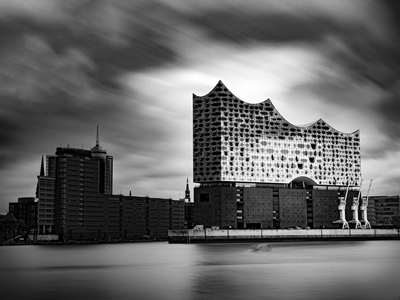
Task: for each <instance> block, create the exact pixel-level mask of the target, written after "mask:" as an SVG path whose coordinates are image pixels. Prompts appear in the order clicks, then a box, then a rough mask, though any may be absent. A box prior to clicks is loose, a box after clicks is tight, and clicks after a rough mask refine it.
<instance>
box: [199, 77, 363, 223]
mask: <svg viewBox="0 0 400 300" xmlns="http://www.w3.org/2000/svg"><path fill="white" fill-rule="evenodd" d="M193 177H194V182H196V183H199V184H200V185H199V186H198V187H195V189H194V203H195V204H194V218H195V223H196V224H202V225H205V226H207V227H209V226H220V227H222V228H290V227H302V228H305V227H310V228H337V227H338V226H339V225H337V224H335V223H332V222H333V221H335V220H337V221H339V223H343V221H344V222H347V221H346V220H352V219H353V218H354V213H353V211H354V207H355V205H354V203H353V200H354V198H357V197H359V193H358V192H359V188H360V187H359V185H360V184H361V155H360V133H359V131H358V130H357V131H354V132H352V133H343V132H340V131H338V130H336V129H334V128H333V127H331V126H330V125H328V124H327V123H326V122H325V121H324V120H322V119H319V120H318V121H316V122H313V123H310V124H307V125H301V126H296V125H293V124H291V123H289V121H287V120H286V119H285V118H284V117H283V116H282V115H281V114H280V113H279V112H278V111H277V110H276V108H275V107H274V106H273V104H272V102H271V101H270V100H269V99H268V100H265V101H263V102H261V103H258V104H250V103H246V102H244V101H242V100H240V99H239V98H237V97H236V96H235V95H233V94H232V93H231V92H230V91H229V90H228V89H227V88H226V86H225V85H224V84H223V83H222V82H221V81H220V82H218V84H217V85H216V86H215V87H214V88H213V89H212V90H211V91H210V92H209V93H208V94H207V95H205V96H197V95H193ZM344 197H347V198H346V199H343V198H344ZM339 199H340V200H341V201H342V202H340V201H339ZM357 201H358V200H357ZM339 204H341V207H342V208H341V209H342V211H343V214H340V213H339V209H338V206H339ZM357 212H358V202H357Z"/></svg>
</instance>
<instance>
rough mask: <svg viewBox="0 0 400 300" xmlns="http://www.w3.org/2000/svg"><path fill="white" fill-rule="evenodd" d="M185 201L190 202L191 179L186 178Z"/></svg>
mask: <svg viewBox="0 0 400 300" xmlns="http://www.w3.org/2000/svg"><path fill="white" fill-rule="evenodd" d="M185 200H186V201H188V202H190V190H189V178H186V190H185Z"/></svg>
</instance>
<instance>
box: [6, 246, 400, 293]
mask: <svg viewBox="0 0 400 300" xmlns="http://www.w3.org/2000/svg"><path fill="white" fill-rule="evenodd" d="M0 278H1V279H0V288H1V289H0V295H1V296H2V297H1V298H2V299H3V296H7V297H8V298H7V299H41V300H45V299H58V300H63V299H86V300H89V299H99V300H101V299H155V300H157V299H163V300H168V299H171V300H172V299H174V300H178V299H184V300H186V299H193V300H198V299H252V300H257V299H274V300H275V299H307V300H311V299H318V300H319V299H326V300H329V299H364V300H368V299H371V300H372V299H374V300H375V299H390V300H398V299H400V241H346V242H298V243H295V242H285V243H270V244H254V243H238V244H167V243H166V242H154V243H127V244H98V245H56V246H2V247H0Z"/></svg>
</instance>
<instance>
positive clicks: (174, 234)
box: [168, 228, 400, 243]
mask: <svg viewBox="0 0 400 300" xmlns="http://www.w3.org/2000/svg"><path fill="white" fill-rule="evenodd" d="M379 239H380V240H389V239H399V240H400V230H399V229H211V228H206V229H183V230H169V231H168V241H169V243H219V242H253V241H257V242H260V241H263V242H283V241H312V240H318V241H321V240H325V241H329V240H379Z"/></svg>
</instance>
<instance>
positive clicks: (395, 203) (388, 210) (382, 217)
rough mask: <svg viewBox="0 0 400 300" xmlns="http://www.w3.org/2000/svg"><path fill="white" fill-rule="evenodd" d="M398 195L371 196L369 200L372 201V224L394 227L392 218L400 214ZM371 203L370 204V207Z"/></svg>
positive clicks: (381, 226)
mask: <svg viewBox="0 0 400 300" xmlns="http://www.w3.org/2000/svg"><path fill="white" fill-rule="evenodd" d="M399 197H400V196H399V195H397V196H371V197H369V200H368V202H369V203H371V204H372V205H371V209H370V208H368V212H370V211H371V215H369V216H368V217H371V220H370V222H371V225H372V226H375V227H380V228H385V227H392V226H393V223H392V218H393V217H399V216H400V199H399ZM369 206H370V205H368V207H369Z"/></svg>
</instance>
